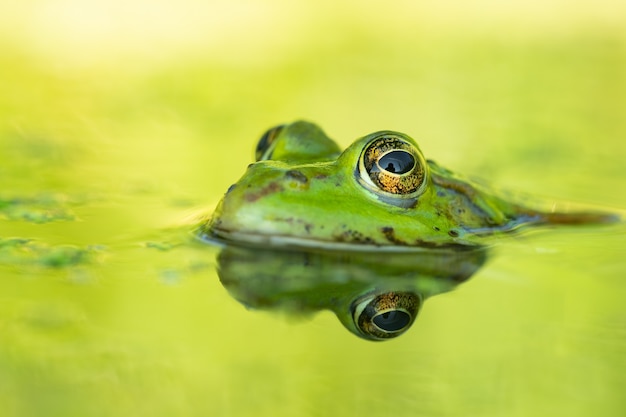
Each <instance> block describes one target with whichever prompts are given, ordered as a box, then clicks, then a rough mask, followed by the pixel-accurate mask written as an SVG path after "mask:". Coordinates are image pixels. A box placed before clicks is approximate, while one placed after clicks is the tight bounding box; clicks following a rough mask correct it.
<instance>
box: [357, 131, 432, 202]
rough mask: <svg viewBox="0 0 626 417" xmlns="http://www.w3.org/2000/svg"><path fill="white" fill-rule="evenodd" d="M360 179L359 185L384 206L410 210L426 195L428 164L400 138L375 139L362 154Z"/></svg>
mask: <svg viewBox="0 0 626 417" xmlns="http://www.w3.org/2000/svg"><path fill="white" fill-rule="evenodd" d="M358 175H359V178H360V183H361V184H362V185H364V186H365V187H366V188H368V189H370V190H372V191H374V192H375V193H377V194H378V195H379V196H380V197H381V198H382V199H383V200H384V201H385V202H388V203H390V204H394V205H398V206H401V207H408V206H410V205H411V204H412V203H414V201H415V199H416V198H417V196H419V195H420V194H421V193H422V192H423V191H424V188H425V184H426V162H425V161H424V157H423V156H422V154H421V153H420V151H419V150H418V149H417V147H416V146H415V145H414V144H412V143H411V142H409V141H408V140H406V139H404V138H402V137H401V136H399V135H396V134H382V135H376V136H374V138H373V139H372V140H371V141H370V142H369V144H368V145H367V146H365V148H364V149H363V152H362V153H361V157H360V158H359V172H358Z"/></svg>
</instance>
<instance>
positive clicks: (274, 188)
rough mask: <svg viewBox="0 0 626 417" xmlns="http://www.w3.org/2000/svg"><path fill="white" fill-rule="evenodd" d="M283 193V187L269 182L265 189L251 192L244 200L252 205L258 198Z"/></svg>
mask: <svg viewBox="0 0 626 417" xmlns="http://www.w3.org/2000/svg"><path fill="white" fill-rule="evenodd" d="M279 191H283V186H282V185H280V184H279V183H277V182H270V183H269V184H268V185H266V186H265V187H263V188H261V189H260V190H258V191H253V192H249V193H246V196H245V199H246V201H247V202H249V203H253V202H255V201H257V200H258V199H259V198H262V197H265V196H267V195H270V194H273V193H276V192H279Z"/></svg>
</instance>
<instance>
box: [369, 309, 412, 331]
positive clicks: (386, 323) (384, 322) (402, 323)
mask: <svg viewBox="0 0 626 417" xmlns="http://www.w3.org/2000/svg"><path fill="white" fill-rule="evenodd" d="M372 321H373V322H374V324H375V325H376V326H378V328H380V329H382V330H385V331H388V332H397V331H398V330H402V329H404V328H405V327H406V325H407V324H409V322H410V321H411V316H409V314H408V313H406V312H404V311H399V310H391V311H387V312H385V313H383V314H379V315H377V316H376V317H374V318H373V319H372Z"/></svg>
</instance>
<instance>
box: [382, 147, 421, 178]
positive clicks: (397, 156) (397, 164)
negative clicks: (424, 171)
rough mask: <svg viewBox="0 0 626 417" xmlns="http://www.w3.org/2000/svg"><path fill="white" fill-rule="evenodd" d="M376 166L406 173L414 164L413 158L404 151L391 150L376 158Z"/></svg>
mask: <svg viewBox="0 0 626 417" xmlns="http://www.w3.org/2000/svg"><path fill="white" fill-rule="evenodd" d="M378 166H379V167H380V168H381V169H384V170H385V171H387V172H391V173H394V174H406V173H407V172H409V171H410V170H412V169H413V167H414V166H415V158H413V155H411V154H410V153H409V152H406V151H391V152H389V153H386V154H384V155H383V156H382V157H381V158H380V159H379V160H378Z"/></svg>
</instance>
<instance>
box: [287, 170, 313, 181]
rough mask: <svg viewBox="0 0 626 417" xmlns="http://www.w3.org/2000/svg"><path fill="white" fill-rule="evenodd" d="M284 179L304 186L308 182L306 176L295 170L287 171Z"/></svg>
mask: <svg viewBox="0 0 626 417" xmlns="http://www.w3.org/2000/svg"><path fill="white" fill-rule="evenodd" d="M285 177H287V178H290V179H292V180H295V181H298V182H299V183H302V184H306V183H307V182H309V179H308V178H307V176H306V175H304V174H303V173H302V172H300V171H298V170H297V169H290V170H289V171H287V172H285Z"/></svg>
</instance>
